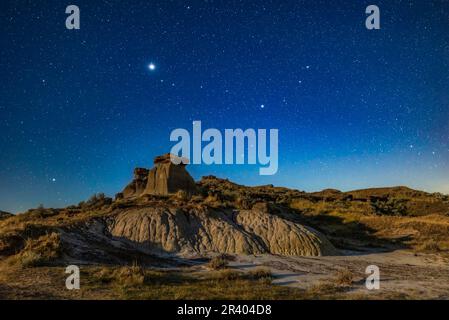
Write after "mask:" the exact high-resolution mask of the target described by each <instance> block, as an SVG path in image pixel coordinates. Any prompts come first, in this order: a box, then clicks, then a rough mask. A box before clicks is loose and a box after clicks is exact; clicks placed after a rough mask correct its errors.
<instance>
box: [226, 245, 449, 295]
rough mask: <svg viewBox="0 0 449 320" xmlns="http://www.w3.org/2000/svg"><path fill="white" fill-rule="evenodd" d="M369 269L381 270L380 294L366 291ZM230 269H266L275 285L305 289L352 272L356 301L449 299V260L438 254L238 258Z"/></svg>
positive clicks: (398, 253) (348, 253)
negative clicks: (370, 266) (344, 272)
mask: <svg viewBox="0 0 449 320" xmlns="http://www.w3.org/2000/svg"><path fill="white" fill-rule="evenodd" d="M369 265H376V266H378V267H379V270H380V289H379V290H368V289H367V288H366V283H365V282H366V277H368V274H366V273H365V271H366V267H367V266H369ZM230 266H231V267H232V268H234V269H236V270H240V271H244V272H248V271H250V270H254V269H256V268H260V267H266V268H269V269H270V270H271V272H272V274H273V278H274V280H273V284H277V285H280V286H289V287H296V288H302V289H308V288H310V287H311V286H314V285H317V284H318V283H327V284H329V283H332V282H333V281H336V280H335V279H336V277H338V273H339V272H341V271H342V270H349V272H350V273H352V275H353V277H354V281H353V283H352V284H351V286H350V290H348V291H347V292H346V294H348V295H350V296H351V295H352V298H358V297H361V298H363V297H364V296H366V297H370V298H384V297H386V296H394V297H404V298H412V299H449V259H448V258H444V257H442V256H439V255H436V254H415V253H413V252H411V251H405V250H397V251H392V252H382V253H370V254H366V253H363V254H361V253H357V252H349V251H348V252H346V255H345V256H326V257H285V256H275V255H260V256H237V258H236V260H235V261H233V262H231V263H230ZM350 296H349V297H348V298H350Z"/></svg>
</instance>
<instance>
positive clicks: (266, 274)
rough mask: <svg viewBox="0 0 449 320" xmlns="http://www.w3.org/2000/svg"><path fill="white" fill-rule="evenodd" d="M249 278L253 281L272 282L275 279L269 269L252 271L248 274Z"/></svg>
mask: <svg viewBox="0 0 449 320" xmlns="http://www.w3.org/2000/svg"><path fill="white" fill-rule="evenodd" d="M248 276H249V277H250V278H252V279H269V280H271V279H272V278H273V274H272V273H271V271H270V269H267V268H257V269H255V270H252V271H250V272H248Z"/></svg>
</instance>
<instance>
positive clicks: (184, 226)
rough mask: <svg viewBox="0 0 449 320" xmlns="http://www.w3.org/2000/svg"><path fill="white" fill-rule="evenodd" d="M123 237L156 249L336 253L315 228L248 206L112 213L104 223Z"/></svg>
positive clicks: (185, 252) (157, 251)
mask: <svg viewBox="0 0 449 320" xmlns="http://www.w3.org/2000/svg"><path fill="white" fill-rule="evenodd" d="M108 230H109V232H110V233H111V235H112V236H114V237H116V238H117V239H126V240H128V241H130V242H131V243H133V244H135V245H137V246H139V247H140V248H141V249H144V250H148V251H149V252H151V253H155V254H181V255H189V254H202V255H204V254H209V253H229V254H262V253H272V254H282V255H301V256H321V255H332V254H335V253H336V250H335V248H334V247H333V246H332V244H331V243H330V242H329V241H328V240H327V239H326V238H325V237H324V236H323V235H322V234H320V233H319V232H317V231H315V230H313V229H311V228H308V227H305V226H303V225H301V224H299V223H296V222H293V221H289V220H286V219H284V218H282V217H280V216H277V215H273V214H270V213H269V212H266V211H265V210H261V209H259V208H257V207H255V208H253V209H251V210H242V211H236V210H234V211H232V210H228V211H226V210H212V209H209V208H207V207H199V208H195V209H190V210H189V211H186V210H184V209H169V208H162V207H160V208H142V209H131V210H127V211H125V212H120V213H118V214H117V216H116V217H115V219H114V220H111V221H110V223H109V225H108Z"/></svg>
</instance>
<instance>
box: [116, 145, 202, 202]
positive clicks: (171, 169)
mask: <svg viewBox="0 0 449 320" xmlns="http://www.w3.org/2000/svg"><path fill="white" fill-rule="evenodd" d="M186 162H187V161H185V160H184V161H183V162H181V163H180V164H174V163H172V162H171V158H170V154H165V155H163V156H159V157H156V158H155V159H154V167H153V168H152V169H151V170H148V169H145V168H136V169H135V170H134V178H133V181H131V183H130V184H128V185H127V186H126V187H125V189H124V190H123V191H122V192H121V193H119V194H117V195H116V199H122V198H131V197H138V196H141V195H145V194H152V195H169V194H173V193H176V192H178V191H180V190H182V191H184V192H186V193H187V194H189V195H192V194H195V193H196V185H195V181H194V180H193V178H192V177H191V176H190V174H189V173H188V172H187V170H186V168H185V167H186V164H185V163H186Z"/></svg>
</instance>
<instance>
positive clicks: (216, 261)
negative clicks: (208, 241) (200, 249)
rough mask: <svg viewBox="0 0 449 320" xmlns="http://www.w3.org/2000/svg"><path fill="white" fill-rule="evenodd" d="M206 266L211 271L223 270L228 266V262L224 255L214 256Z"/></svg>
mask: <svg viewBox="0 0 449 320" xmlns="http://www.w3.org/2000/svg"><path fill="white" fill-rule="evenodd" d="M208 266H209V268H211V269H213V270H220V269H225V268H226V267H227V266H228V260H227V259H226V256H225V255H219V256H215V257H213V258H212V259H211V260H210V261H209V264H208Z"/></svg>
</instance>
